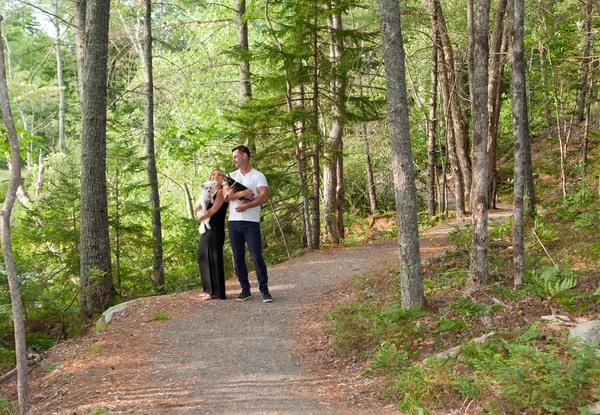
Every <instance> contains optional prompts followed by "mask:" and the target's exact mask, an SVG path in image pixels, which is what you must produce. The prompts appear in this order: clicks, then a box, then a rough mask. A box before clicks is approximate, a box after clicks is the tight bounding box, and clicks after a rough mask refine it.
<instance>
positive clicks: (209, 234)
mask: <svg viewBox="0 0 600 415" xmlns="http://www.w3.org/2000/svg"><path fill="white" fill-rule="evenodd" d="M224 179H225V173H224V172H223V170H221V169H213V170H212V171H211V172H210V176H209V180H213V181H215V182H217V185H216V186H215V187H214V188H213V189H212V193H211V201H210V202H209V204H208V206H207V209H206V212H204V213H203V212H202V206H201V205H200V204H199V203H196V206H195V207H194V214H195V215H196V219H198V221H202V220H204V219H207V218H210V222H209V223H210V229H207V230H206V232H205V233H204V234H202V236H201V237H200V244H199V245H198V266H199V267H200V278H201V279H202V289H203V290H204V293H203V294H202V295H201V296H200V299H201V300H212V299H217V298H218V299H221V300H224V299H225V298H226V297H225V270H224V268H223V245H224V244H225V216H226V213H227V205H228V203H227V202H225V199H224V196H223V189H222V182H223V180H224Z"/></svg>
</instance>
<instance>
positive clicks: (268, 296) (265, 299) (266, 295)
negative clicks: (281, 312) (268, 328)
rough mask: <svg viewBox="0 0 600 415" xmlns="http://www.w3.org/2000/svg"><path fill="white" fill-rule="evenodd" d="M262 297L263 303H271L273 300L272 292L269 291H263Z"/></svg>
mask: <svg viewBox="0 0 600 415" xmlns="http://www.w3.org/2000/svg"><path fill="white" fill-rule="evenodd" d="M262 299H263V303H270V302H271V301H273V297H271V294H269V292H268V291H263V292H262Z"/></svg>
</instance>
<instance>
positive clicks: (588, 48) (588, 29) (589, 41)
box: [575, 0, 594, 122]
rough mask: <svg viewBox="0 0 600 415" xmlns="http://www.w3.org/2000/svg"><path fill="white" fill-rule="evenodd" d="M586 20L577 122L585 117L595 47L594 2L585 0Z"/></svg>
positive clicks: (579, 80)
mask: <svg viewBox="0 0 600 415" xmlns="http://www.w3.org/2000/svg"><path fill="white" fill-rule="evenodd" d="M584 4H585V20H584V23H583V31H584V32H583V59H582V60H581V67H580V69H579V79H578V88H579V94H578V95H577V105H576V109H575V114H576V115H577V121H578V122H582V121H583V119H584V117H585V102H586V94H587V85H588V82H587V80H588V77H589V67H590V62H591V59H590V58H591V54H592V47H593V38H592V16H593V13H594V1H593V0H585V2H584Z"/></svg>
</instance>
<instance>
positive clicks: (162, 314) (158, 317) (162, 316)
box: [151, 311, 169, 321]
mask: <svg viewBox="0 0 600 415" xmlns="http://www.w3.org/2000/svg"><path fill="white" fill-rule="evenodd" d="M168 319H169V317H168V316H167V314H166V313H165V312H164V311H159V312H158V313H156V314H155V315H154V317H152V318H151V320H152V321H161V320H168Z"/></svg>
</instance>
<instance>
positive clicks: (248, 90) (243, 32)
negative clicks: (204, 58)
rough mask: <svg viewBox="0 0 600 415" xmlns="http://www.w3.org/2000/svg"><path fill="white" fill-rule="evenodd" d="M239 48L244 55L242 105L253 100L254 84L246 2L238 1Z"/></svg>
mask: <svg viewBox="0 0 600 415" xmlns="http://www.w3.org/2000/svg"><path fill="white" fill-rule="evenodd" d="M236 12H237V25H238V31H237V36H238V46H239V47H240V52H241V54H242V59H241V60H240V63H239V80H240V98H241V99H242V103H245V102H247V101H248V100H249V99H250V98H252V84H251V83H250V59H249V57H248V54H249V53H250V47H249V44H248V20H246V16H245V14H246V0H238V2H237V7H236Z"/></svg>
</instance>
